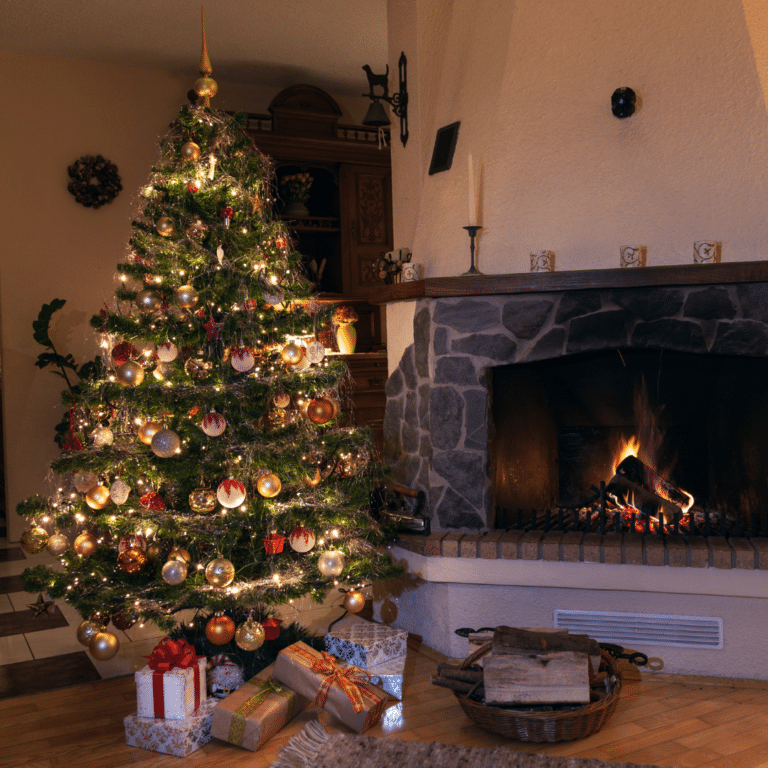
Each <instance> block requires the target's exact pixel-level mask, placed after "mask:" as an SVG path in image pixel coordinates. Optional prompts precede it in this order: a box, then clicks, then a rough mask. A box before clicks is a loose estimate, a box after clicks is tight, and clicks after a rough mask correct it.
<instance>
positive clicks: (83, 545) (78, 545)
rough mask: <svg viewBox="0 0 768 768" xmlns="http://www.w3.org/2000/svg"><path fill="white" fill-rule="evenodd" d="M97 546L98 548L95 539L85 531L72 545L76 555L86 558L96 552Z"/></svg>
mask: <svg viewBox="0 0 768 768" xmlns="http://www.w3.org/2000/svg"><path fill="white" fill-rule="evenodd" d="M98 546H99V543H98V541H96V537H95V536H94V535H93V534H92V533H90V532H89V531H85V532H84V533H81V534H80V535H79V536H78V537H77V538H76V539H75V543H74V544H73V545H72V547H73V548H74V550H75V552H77V554H78V555H82V556H83V557H88V556H89V555H92V554H93V553H94V552H95V551H96V549H97V548H98Z"/></svg>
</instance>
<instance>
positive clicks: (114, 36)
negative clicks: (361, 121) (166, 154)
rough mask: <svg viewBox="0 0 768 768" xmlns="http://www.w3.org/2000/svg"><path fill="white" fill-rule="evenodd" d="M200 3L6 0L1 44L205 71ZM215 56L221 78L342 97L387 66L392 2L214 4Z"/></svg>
mask: <svg viewBox="0 0 768 768" xmlns="http://www.w3.org/2000/svg"><path fill="white" fill-rule="evenodd" d="M200 6H201V2H200V0H194V1H193V0H0V18H2V23H0V50H6V51H11V52H16V53H28V54H35V55H43V56H56V57H63V58H68V59H79V60H86V61H98V62H104V63H109V64H118V65H127V66H141V67H146V68H148V69H155V70H161V71H166V72H170V73H172V74H174V75H189V76H195V75H196V74H197V66H198V62H199V59H200V41H201V31H200V29H201V27H200ZM205 26H206V37H207V40H208V52H209V55H210V58H211V64H212V66H213V77H214V79H217V80H230V81H234V82H243V83H254V84H261V85H267V86H271V87H276V88H285V87H287V86H289V85H296V84H297V83H310V84H311V85H315V86H318V87H320V88H323V89H324V90H326V91H329V92H331V93H332V94H334V95H340V96H359V95H361V94H363V93H364V92H365V91H366V89H367V81H366V77H365V73H364V72H363V70H362V66H363V64H370V65H371V67H372V69H373V70H374V72H379V71H381V72H383V71H384V69H385V66H386V55H387V2H386V0H282V2H271V3H266V2H264V1H263V0H261V2H260V1H259V0H216V1H215V2H213V1H212V0H209V2H208V5H207V7H206V8H205Z"/></svg>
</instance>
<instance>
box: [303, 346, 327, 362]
mask: <svg viewBox="0 0 768 768" xmlns="http://www.w3.org/2000/svg"><path fill="white" fill-rule="evenodd" d="M304 354H305V355H306V356H307V360H309V362H310V363H314V364H315V365H317V364H318V363H322V362H323V359H324V358H325V346H324V345H323V343H322V342H321V341H311V342H310V343H309V344H307V351H306V352H305V353H304Z"/></svg>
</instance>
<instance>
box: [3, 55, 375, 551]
mask: <svg viewBox="0 0 768 768" xmlns="http://www.w3.org/2000/svg"><path fill="white" fill-rule="evenodd" d="M214 67H215V63H214ZM0 68H2V71H3V81H4V84H5V85H4V88H5V98H4V103H5V105H6V112H5V116H4V119H3V120H2V121H0V146H2V147H3V185H2V204H1V205H0V231H2V233H3V235H2V237H1V238H0V244H1V245H0V248H1V249H2V251H0V328H1V332H2V379H3V417H4V441H5V442H4V448H5V469H6V486H7V488H6V500H7V518H8V524H9V538H10V539H11V540H18V537H19V535H20V534H21V532H22V531H23V530H24V527H25V523H24V521H23V519H22V518H19V517H18V516H17V515H16V504H17V503H18V502H19V501H20V500H22V499H24V498H26V497H27V496H30V495H32V494H34V493H41V492H44V490H45V486H44V483H43V481H44V479H45V477H46V472H47V468H48V465H49V463H50V462H51V461H52V460H53V459H54V458H56V457H57V456H58V453H59V452H58V448H57V447H56V445H55V443H54V442H53V434H54V432H53V427H54V425H55V424H56V423H57V422H58V421H59V419H60V418H61V416H62V412H63V409H62V406H61V404H60V402H61V401H60V395H59V393H60V391H61V389H62V385H63V382H62V380H61V379H59V378H58V377H56V376H54V375H53V374H52V373H50V371H49V370H44V371H40V370H39V369H37V368H35V366H34V361H35V359H36V358H37V355H38V354H39V353H40V352H42V351H43V350H42V347H39V346H38V345H37V344H36V343H35V342H34V341H33V340H32V322H33V320H35V318H36V317H37V314H38V312H39V310H40V307H41V306H42V304H43V303H47V302H49V301H51V299H54V298H62V299H66V300H67V305H66V306H65V307H64V309H63V310H62V311H61V312H59V313H57V315H56V319H55V322H54V334H53V338H54V343H55V344H56V345H57V347H58V349H59V351H61V352H71V353H72V354H73V355H74V357H75V358H76V359H77V360H78V361H83V360H86V359H90V358H92V357H93V356H94V355H95V354H96V352H97V346H96V338H95V334H94V333H93V331H91V329H90V327H89V325H88V321H89V319H90V317H91V315H93V314H95V313H97V312H98V311H99V309H100V308H101V307H102V306H103V302H104V301H107V302H109V300H110V297H111V296H112V294H113V290H114V285H113V274H114V268H115V265H116V264H117V262H118V261H119V260H121V259H122V258H124V256H125V253H126V250H127V244H128V238H129V237H130V234H131V219H132V216H133V215H134V213H135V212H136V210H137V209H138V206H137V201H136V198H137V194H138V191H139V189H140V187H141V186H142V185H143V184H144V183H145V182H146V180H147V178H148V177H149V171H150V167H151V165H152V164H153V163H154V162H155V161H156V160H157V158H158V149H157V147H158V143H159V141H160V138H161V137H162V136H163V134H164V133H165V131H166V129H167V127H168V125H169V123H170V122H171V121H172V120H173V119H174V117H175V116H176V113H177V111H178V108H179V106H180V105H181V104H183V103H185V102H186V94H187V91H188V90H189V89H190V88H191V86H192V84H193V83H194V80H195V78H196V77H197V62H196V61H192V62H191V63H190V73H189V77H188V78H186V79H185V78H178V77H174V76H171V75H168V74H165V73H163V72H157V71H151V70H141V69H132V68H128V67H116V66H109V65H102V64H93V63H88V62H81V61H69V60H63V59H55V58H46V57H35V56H23V55H18V54H10V53H7V52H2V51H0ZM362 75H363V73H362V72H361V77H362ZM363 84H364V83H363V82H362V81H361V87H362V85H363ZM275 93H276V91H275V90H274V89H267V88H263V87H261V88H260V87H259V86H257V85H245V84H233V83H226V82H220V83H219V95H218V96H217V97H216V98H215V99H214V100H213V106H214V107H215V108H217V109H223V110H240V109H243V110H246V111H250V112H266V111H267V107H268V105H269V102H270V100H271V98H272V97H273V96H274V95H275ZM361 93H362V91H361ZM358 101H359V104H358ZM339 105H340V106H341V107H342V110H343V111H345V113H346V114H345V115H344V117H343V118H342V120H343V121H344V122H360V121H361V120H362V116H363V114H364V111H363V110H364V109H365V108H366V102H365V100H364V99H362V98H361V99H359V100H353V99H347V100H345V99H339ZM361 113H362V114H361ZM87 154H90V155H96V154H101V155H103V156H104V157H106V158H107V159H109V160H111V161H112V162H113V163H115V164H116V165H117V167H118V170H119V173H120V176H121V178H122V184H123V191H122V192H121V193H120V195H119V196H118V197H117V198H116V199H115V200H114V201H113V202H112V203H111V204H109V205H105V206H103V207H101V208H99V209H98V210H93V209H91V208H84V207H83V206H81V205H79V204H78V203H77V202H76V201H75V199H74V197H72V195H70V193H69V192H68V191H67V182H68V177H67V167H68V166H69V165H71V164H72V163H73V162H74V161H75V160H77V159H78V158H79V157H81V156H82V155H87Z"/></svg>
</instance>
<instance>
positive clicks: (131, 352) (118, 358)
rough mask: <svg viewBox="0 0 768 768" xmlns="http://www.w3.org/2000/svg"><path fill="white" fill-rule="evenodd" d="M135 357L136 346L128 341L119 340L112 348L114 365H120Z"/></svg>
mask: <svg viewBox="0 0 768 768" xmlns="http://www.w3.org/2000/svg"><path fill="white" fill-rule="evenodd" d="M134 357H136V347H134V346H133V344H131V343H130V342H128V341H121V342H120V343H119V344H115V346H114V347H113V348H112V360H113V362H114V363H115V365H122V364H123V363H127V362H128V361H129V360H132V359H133V358H134Z"/></svg>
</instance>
